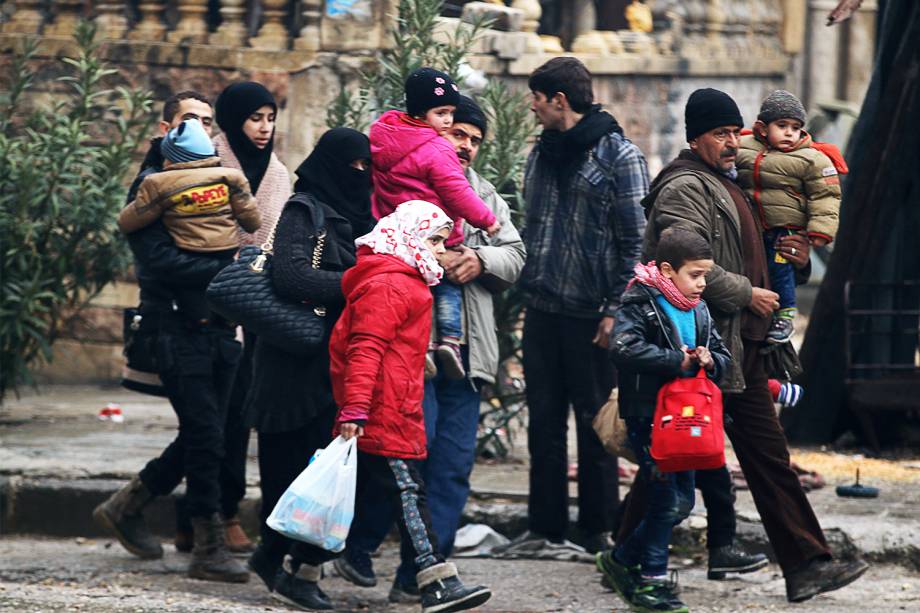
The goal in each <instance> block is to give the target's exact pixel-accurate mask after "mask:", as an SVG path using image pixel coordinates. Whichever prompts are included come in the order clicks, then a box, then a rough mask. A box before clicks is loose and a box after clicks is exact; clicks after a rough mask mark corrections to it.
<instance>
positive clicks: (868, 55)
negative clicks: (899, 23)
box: [836, 0, 878, 105]
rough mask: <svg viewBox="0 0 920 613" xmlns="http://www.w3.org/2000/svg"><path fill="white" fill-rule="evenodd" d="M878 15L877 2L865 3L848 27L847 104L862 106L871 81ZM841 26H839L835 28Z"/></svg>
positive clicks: (845, 92)
mask: <svg viewBox="0 0 920 613" xmlns="http://www.w3.org/2000/svg"><path fill="white" fill-rule="evenodd" d="M877 13H878V2H876V0H865V1H864V2H863V3H862V5H860V7H859V9H858V10H857V11H856V13H855V14H854V15H853V16H852V17H850V19H849V21H847V22H845V23H844V24H843V25H844V26H846V28H847V29H846V34H847V36H846V39H847V43H848V44H847V66H846V75H845V77H844V83H843V97H844V99H845V100H847V101H848V102H854V103H856V104H860V105H861V104H862V100H863V98H865V96H866V90H867V89H868V88H869V81H870V80H871V79H872V69H873V67H874V65H875V36H876V32H875V22H876V18H877V15H876V14H877ZM836 27H840V26H836Z"/></svg>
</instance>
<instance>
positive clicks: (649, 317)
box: [610, 283, 732, 417]
mask: <svg viewBox="0 0 920 613" xmlns="http://www.w3.org/2000/svg"><path fill="white" fill-rule="evenodd" d="M660 294H661V292H659V291H658V290H657V289H655V288H652V287H646V286H644V285H640V284H638V283H636V284H634V285H633V286H632V287H630V288H629V289H627V290H626V291H625V292H624V293H623V297H622V300H621V302H620V308H619V309H618V310H617V312H616V322H615V323H614V327H613V337H612V339H611V340H612V343H611V349H610V355H611V358H612V359H613V362H614V363H615V364H616V365H617V375H618V379H619V384H618V387H619V402H620V416H621V417H651V416H652V415H654V414H655V405H656V403H657V398H658V390H659V389H661V386H662V385H664V384H665V383H667V382H668V381H671V380H673V379H676V378H678V377H680V376H682V374H683V373H682V372H681V369H680V363H681V361H683V352H682V351H681V349H680V347H681V342H680V341H679V339H680V335H679V334H678V332H677V328H676V327H675V325H674V323H673V322H672V321H671V319H670V318H669V317H668V316H667V315H666V314H665V313H664V311H662V309H661V308H660V307H659V305H658V303H657V302H656V300H655V298H656V296H658V295H660ZM694 315H695V318H696V344H697V346H702V347H707V348H708V349H709V351H710V352H711V353H712V359H713V361H714V362H715V368H714V369H713V370H712V372H710V373H709V378H710V379H712V380H713V381H715V382H716V383H718V382H719V381H720V380H721V378H722V376H723V375H724V374H725V373H726V371H727V369H728V366H729V364H730V363H731V360H732V357H731V354H730V353H729V352H728V350H727V349H726V348H725V345H724V344H723V343H722V338H721V337H720V336H719V333H718V332H717V331H716V327H715V326H714V325H713V322H712V317H710V315H709V309H708V308H706V303H705V302H703V301H702V300H701V301H700V303H699V304H698V305H696V307H695V308H694Z"/></svg>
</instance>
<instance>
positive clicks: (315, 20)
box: [294, 0, 323, 51]
mask: <svg viewBox="0 0 920 613" xmlns="http://www.w3.org/2000/svg"><path fill="white" fill-rule="evenodd" d="M322 16H323V0H302V1H301V6H300V17H301V22H302V23H303V27H301V28H300V33H299V34H298V35H297V38H296V39H295V40H294V48H295V49H300V50H302V51H318V50H319V48H320V29H319V23H320V19H321V18H322Z"/></svg>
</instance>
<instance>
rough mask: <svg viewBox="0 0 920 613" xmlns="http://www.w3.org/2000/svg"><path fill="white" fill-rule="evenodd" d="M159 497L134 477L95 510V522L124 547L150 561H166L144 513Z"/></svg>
mask: <svg viewBox="0 0 920 613" xmlns="http://www.w3.org/2000/svg"><path fill="white" fill-rule="evenodd" d="M154 498H155V496H154V495H153V494H152V493H151V492H150V490H148V489H147V486H145V485H144V483H143V481H141V479H140V477H134V478H133V479H131V482H130V483H128V485H126V486H124V487H123V488H121V489H120V490H118V491H117V492H115V493H114V494H112V495H111V496H110V497H109V499H108V500H106V501H105V502H103V503H102V504H100V505H99V506H98V507H96V508H95V510H93V519H94V520H96V523H97V524H98V525H100V526H101V527H103V528H105V529H106V530H108V531H109V532H111V533H112V534H114V535H115V537H116V538H117V539H118V542H119V543H121V544H122V546H123V547H124V548H125V549H127V550H128V551H130V552H131V553H133V554H134V555H136V556H138V557H139V558H144V559H147V560H152V559H156V558H162V557H163V546H162V545H160V541H159V539H157V538H156V537H155V536H153V534H151V532H150V530H148V529H147V523H146V522H145V521H144V515H143V513H142V512H143V510H144V507H145V506H147V504H149V503H150V501H151V500H153V499H154Z"/></svg>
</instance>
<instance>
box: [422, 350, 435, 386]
mask: <svg viewBox="0 0 920 613" xmlns="http://www.w3.org/2000/svg"><path fill="white" fill-rule="evenodd" d="M437 376H438V366H437V364H435V363H434V351H429V352H427V353H426V354H425V381H431V380H432V379H434V378H435V377H437Z"/></svg>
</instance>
